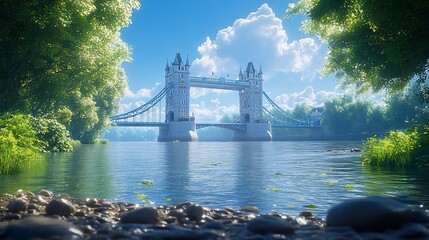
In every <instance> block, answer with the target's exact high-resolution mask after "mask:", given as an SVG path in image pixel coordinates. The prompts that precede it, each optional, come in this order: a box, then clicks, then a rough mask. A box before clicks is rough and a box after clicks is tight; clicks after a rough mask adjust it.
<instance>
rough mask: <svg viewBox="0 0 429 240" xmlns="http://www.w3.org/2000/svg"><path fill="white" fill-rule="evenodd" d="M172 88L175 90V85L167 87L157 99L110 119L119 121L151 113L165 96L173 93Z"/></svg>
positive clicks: (154, 98)
mask: <svg viewBox="0 0 429 240" xmlns="http://www.w3.org/2000/svg"><path fill="white" fill-rule="evenodd" d="M172 88H173V85H169V86H165V87H164V88H163V89H162V90H161V91H160V92H159V93H158V94H157V95H156V96H155V97H153V98H152V99H151V100H149V101H148V102H147V103H145V104H143V105H142V106H140V107H138V108H136V109H134V110H132V111H129V112H127V113H122V114H119V115H116V116H112V117H110V120H111V121H118V120H121V119H128V118H134V117H135V116H137V115H140V114H142V113H144V112H147V111H149V110H150V109H152V107H154V106H156V104H157V103H158V102H160V101H161V100H162V99H163V98H164V97H165V95H167V93H169V92H170V91H171V89H172ZM155 115H156V113H155Z"/></svg>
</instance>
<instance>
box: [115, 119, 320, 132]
mask: <svg viewBox="0 0 429 240" xmlns="http://www.w3.org/2000/svg"><path fill="white" fill-rule="evenodd" d="M112 125H113V126H118V127H168V123H167V122H125V121H118V122H116V121H115V122H112ZM205 127H221V128H226V129H230V130H234V131H245V130H246V124H245V123H197V124H196V128H197V129H201V128H205ZM320 127H321V126H320V125H314V126H312V125H304V124H303V125H290V124H288V125H286V124H271V128H320Z"/></svg>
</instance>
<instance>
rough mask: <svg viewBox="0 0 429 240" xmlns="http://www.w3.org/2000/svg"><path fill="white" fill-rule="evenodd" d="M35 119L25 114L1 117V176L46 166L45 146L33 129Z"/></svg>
mask: <svg viewBox="0 0 429 240" xmlns="http://www.w3.org/2000/svg"><path fill="white" fill-rule="evenodd" d="M32 120H33V118H32V117H31V116H30V115H24V114H5V115H3V116H1V117H0V174H8V173H17V172H25V171H29V170H34V169H39V168H42V167H43V166H44V163H45V161H44V156H43V155H42V154H41V153H40V151H39V150H40V148H41V147H42V146H43V145H44V143H43V142H42V141H40V140H39V139H38V138H37V133H36V131H35V130H34V128H33V127H32Z"/></svg>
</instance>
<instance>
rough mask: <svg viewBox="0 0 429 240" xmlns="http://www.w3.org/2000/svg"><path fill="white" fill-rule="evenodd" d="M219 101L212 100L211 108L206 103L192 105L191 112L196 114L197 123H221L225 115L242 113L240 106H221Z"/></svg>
mask: <svg viewBox="0 0 429 240" xmlns="http://www.w3.org/2000/svg"><path fill="white" fill-rule="evenodd" d="M219 102H220V101H219V99H213V100H211V103H212V104H210V106H206V103H205V102H200V103H196V104H191V105H190V106H189V107H190V111H191V113H193V114H195V118H196V119H197V122H219V121H220V119H221V118H222V117H223V116H225V115H231V114H234V113H238V112H239V111H240V109H239V106H238V105H230V106H221V105H219V104H218V103H219Z"/></svg>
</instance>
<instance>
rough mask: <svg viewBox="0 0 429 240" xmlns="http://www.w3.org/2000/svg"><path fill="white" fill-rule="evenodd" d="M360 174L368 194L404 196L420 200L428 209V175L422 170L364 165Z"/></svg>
mask: <svg viewBox="0 0 429 240" xmlns="http://www.w3.org/2000/svg"><path fill="white" fill-rule="evenodd" d="M362 174H363V176H364V178H365V180H364V181H363V184H364V186H365V192H366V193H367V194H368V195H384V196H395V197H406V198H410V199H414V200H418V201H422V202H423V203H424V205H425V206H424V208H425V209H429V206H428V205H429V187H428V182H429V176H428V175H427V173H425V172H424V171H418V170H417V171H416V170H413V171H412V170H397V169H396V170H393V169H390V170H389V169H386V168H380V167H370V166H364V167H362Z"/></svg>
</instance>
